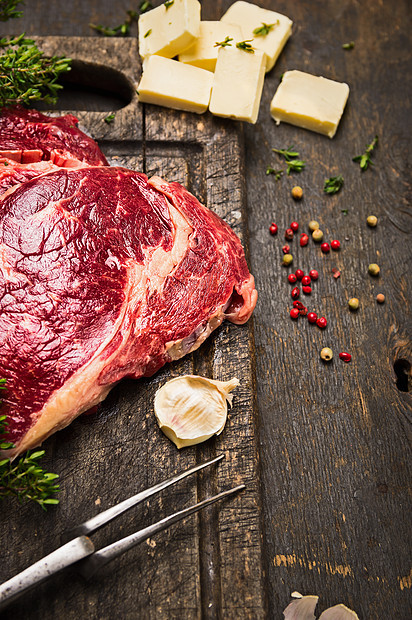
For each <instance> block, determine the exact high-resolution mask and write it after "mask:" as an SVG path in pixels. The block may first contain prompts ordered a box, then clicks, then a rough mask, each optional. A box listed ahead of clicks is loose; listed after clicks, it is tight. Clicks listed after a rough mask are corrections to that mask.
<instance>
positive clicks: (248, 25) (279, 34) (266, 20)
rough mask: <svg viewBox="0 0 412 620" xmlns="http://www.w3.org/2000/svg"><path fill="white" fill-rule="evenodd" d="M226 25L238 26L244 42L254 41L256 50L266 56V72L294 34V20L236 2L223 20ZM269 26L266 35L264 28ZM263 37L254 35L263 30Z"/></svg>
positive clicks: (246, 3)
mask: <svg viewBox="0 0 412 620" xmlns="http://www.w3.org/2000/svg"><path fill="white" fill-rule="evenodd" d="M220 21H222V22H224V23H225V24H237V25H238V26H240V27H241V29H242V37H243V39H244V40H248V39H253V42H252V45H253V47H254V48H256V49H259V50H262V51H263V52H265V54H266V71H270V70H271V69H272V67H273V66H274V64H275V62H276V61H277V59H278V56H279V54H280V52H281V51H282V50H283V48H284V47H285V44H286V41H287V40H288V39H289V37H290V35H291V34H292V24H293V22H292V20H290V19H289V17H286V16H285V15H281V13H275V11H268V10H267V9H262V8H261V7H259V6H256V5H255V4H250V3H249V2H242V1H239V2H235V3H234V4H232V6H230V7H229V8H228V10H227V11H226V13H225V14H224V15H223V17H222V18H221V20H220ZM265 25H266V26H268V30H269V31H268V33H267V34H264V32H265V28H264V26H265ZM262 27H263V32H262V35H261V36H258V35H256V34H254V33H253V31H254V30H257V29H258V28H260V29H262Z"/></svg>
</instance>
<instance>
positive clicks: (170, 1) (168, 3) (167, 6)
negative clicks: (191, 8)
mask: <svg viewBox="0 0 412 620" xmlns="http://www.w3.org/2000/svg"><path fill="white" fill-rule="evenodd" d="M174 2H175V0H166V2H165V3H164V4H165V9H166V11H167V9H170V7H171V6H172V4H174Z"/></svg>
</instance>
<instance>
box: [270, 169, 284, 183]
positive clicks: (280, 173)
mask: <svg viewBox="0 0 412 620" xmlns="http://www.w3.org/2000/svg"><path fill="white" fill-rule="evenodd" d="M266 174H267V175H269V174H273V175H274V176H275V179H276V181H279V180H280V177H281V176H282V174H283V170H275V168H271V167H270V166H268V167H267V168H266Z"/></svg>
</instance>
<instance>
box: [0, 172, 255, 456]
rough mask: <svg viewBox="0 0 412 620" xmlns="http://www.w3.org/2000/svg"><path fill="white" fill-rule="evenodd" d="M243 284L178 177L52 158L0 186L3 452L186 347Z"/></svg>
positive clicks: (244, 273)
mask: <svg viewBox="0 0 412 620" xmlns="http://www.w3.org/2000/svg"><path fill="white" fill-rule="evenodd" d="M256 299H257V292H256V290H255V288H254V280H253V276H251V275H250V273H249V271H248V268H247V265H246V261H245V257H244V253H243V250H242V247H241V244H240V241H239V239H238V238H237V236H236V235H235V234H234V233H233V231H232V230H231V229H230V227H229V226H228V225H227V224H226V223H225V222H223V221H222V220H221V219H220V218H219V217H217V216H216V215H215V214H214V213H213V212H212V211H210V210H209V209H207V208H206V207H204V206H203V205H201V204H200V203H199V202H198V200H197V199H196V198H195V197H194V196H192V195H191V194H190V193H189V192H188V191H187V190H186V189H184V187H182V186H181V185H179V184H178V183H166V182H165V181H163V180H162V179H160V178H158V177H153V178H152V179H150V180H148V179H147V177H146V176H145V175H143V174H140V173H137V172H133V171H131V170H127V169H124V168H114V167H113V168H110V167H88V168H87V167H86V168H82V169H77V170H70V169H63V170H58V171H55V172H51V173H49V174H45V175H43V176H39V177H37V178H35V179H32V180H29V181H27V182H25V183H22V184H21V185H19V186H16V187H15V189H14V190H13V191H12V192H11V193H10V192H6V194H4V196H3V197H2V199H0V377H5V378H6V379H7V386H8V390H7V397H6V399H5V401H4V403H3V408H2V411H1V413H5V414H7V416H8V421H9V434H8V439H10V440H11V441H13V442H14V443H15V445H16V449H15V450H14V454H18V453H21V452H22V451H24V450H26V449H27V448H30V447H33V446H36V445H38V444H39V443H41V442H42V441H43V440H44V439H45V438H46V437H48V436H49V435H50V434H51V433H53V432H55V431H56V430H58V429H60V428H63V427H64V426H66V425H67V424H69V423H70V422H71V421H72V420H73V419H74V418H75V417H76V416H78V415H79V414H80V413H82V412H84V411H86V410H88V409H90V408H91V407H93V406H94V405H96V404H97V403H99V402H100V401H102V400H103V399H104V398H105V397H106V395H107V393H108V391H109V390H110V388H111V387H112V386H113V385H114V384H116V382H118V381H119V380H120V379H121V378H122V377H125V376H128V377H136V378H138V377H142V376H150V375H152V374H153V373H154V372H156V371H157V370H158V369H159V368H160V367H161V366H162V365H163V364H164V363H165V362H167V361H170V360H173V359H178V358H179V357H182V356H183V355H185V354H186V353H188V352H189V351H192V350H194V349H196V348H197V347H198V346H199V345H200V344H201V343H202V342H203V341H204V340H205V338H206V337H207V336H208V335H209V333H210V332H211V331H212V330H213V329H215V328H216V327H217V326H218V325H220V323H221V322H222V320H223V319H224V318H228V319H229V320H230V321H232V322H234V323H239V324H240V323H244V322H245V321H246V320H247V319H248V318H249V316H250V315H251V313H252V311H253V308H254V306H255V304H256Z"/></svg>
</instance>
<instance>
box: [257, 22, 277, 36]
mask: <svg viewBox="0 0 412 620" xmlns="http://www.w3.org/2000/svg"><path fill="white" fill-rule="evenodd" d="M278 25H279V20H278V19H277V20H276V21H275V22H274V23H273V24H265V23H264V22H262V25H261V27H260V28H255V29H254V31H253V34H254V35H255V36H256V37H265V36H266V35H267V34H269V32H270V31H271V30H273V28H274V27H275V26H278Z"/></svg>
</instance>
